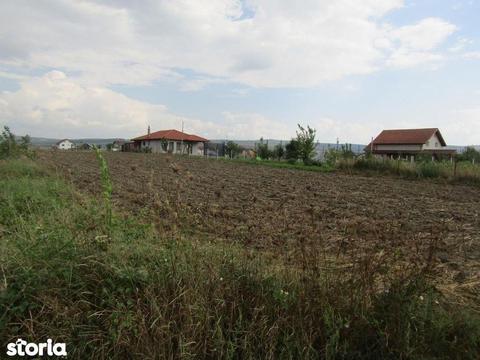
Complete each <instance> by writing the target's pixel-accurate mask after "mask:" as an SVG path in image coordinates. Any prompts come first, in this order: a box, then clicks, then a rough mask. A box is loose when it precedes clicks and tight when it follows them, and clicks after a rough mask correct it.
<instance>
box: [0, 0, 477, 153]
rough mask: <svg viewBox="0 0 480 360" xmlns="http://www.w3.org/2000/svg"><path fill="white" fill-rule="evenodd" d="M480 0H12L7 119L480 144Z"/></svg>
mask: <svg viewBox="0 0 480 360" xmlns="http://www.w3.org/2000/svg"><path fill="white" fill-rule="evenodd" d="M478 14H480V0H415V1H410V0H404V1H402V0H362V1H358V0H335V1H333V0H299V1H291V0H205V1H200V0H190V1H188V0H175V1H171V0H168V1H167V0H165V1H162V0H145V1H130V0H104V1H100V0H99V1H94V0H91V1H80V0H79V1H74V0H70V1H67V0H36V1H22V0H15V1H1V2H0V124H7V125H9V126H10V127H11V128H12V130H13V131H14V132H15V133H18V134H24V133H29V134H31V135H33V136H44V137H57V138H58V137H62V138H63V137H73V138H78V137H133V136H137V135H141V134H143V133H145V132H146V128H147V126H148V125H149V124H150V125H151V127H152V129H153V130H160V129H166V128H177V129H180V128H181V123H182V121H183V122H184V124H185V131H186V132H192V133H197V134H199V135H202V136H205V137H208V138H227V139H258V138H260V137H264V138H274V139H289V138H290V137H292V136H294V134H295V128H296V124H297V123H301V124H310V125H311V126H313V127H315V128H316V129H317V134H318V139H319V140H320V141H323V142H335V141H336V138H337V137H338V138H339V141H340V142H351V143H367V142H368V141H369V140H370V138H371V137H372V136H374V135H376V134H377V133H378V132H379V131H380V130H381V129H383V128H405V127H439V128H440V129H441V130H442V132H443V135H444V137H445V138H446V140H447V142H448V143H450V144H457V145H467V144H479V143H480V126H479V125H480V24H479V23H478Z"/></svg>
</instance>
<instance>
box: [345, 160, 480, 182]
mask: <svg viewBox="0 0 480 360" xmlns="http://www.w3.org/2000/svg"><path fill="white" fill-rule="evenodd" d="M454 166H455V165H454V164H453V163H450V162H449V161H437V162H432V161H423V162H414V163H411V162H408V161H399V160H389V159H387V160H382V159H375V158H371V159H365V158H361V159H356V160H353V159H350V160H342V161H339V162H338V163H337V168H338V169H340V170H343V171H347V172H352V171H355V172H363V173H372V174H386V175H397V176H401V177H403V178H409V179H443V180H447V181H449V182H451V183H462V184H471V185H480V166H478V165H472V164H471V163H468V162H459V163H457V169H456V171H455V170H454Z"/></svg>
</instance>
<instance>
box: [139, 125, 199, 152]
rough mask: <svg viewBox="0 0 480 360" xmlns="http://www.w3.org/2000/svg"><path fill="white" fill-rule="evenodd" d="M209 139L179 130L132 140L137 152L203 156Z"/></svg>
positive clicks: (148, 134) (156, 133) (161, 131)
mask: <svg viewBox="0 0 480 360" xmlns="http://www.w3.org/2000/svg"><path fill="white" fill-rule="evenodd" d="M206 142H208V140H207V139H205V138H203V137H201V136H198V135H192V134H187V133H184V132H182V131H178V130H173V129H172V130H160V131H155V132H152V133H151V132H150V126H149V127H148V133H147V134H146V135H142V136H138V137H136V138H133V139H132V143H133V149H134V150H135V151H151V152H153V153H171V154H188V155H203V154H204V153H205V143H206Z"/></svg>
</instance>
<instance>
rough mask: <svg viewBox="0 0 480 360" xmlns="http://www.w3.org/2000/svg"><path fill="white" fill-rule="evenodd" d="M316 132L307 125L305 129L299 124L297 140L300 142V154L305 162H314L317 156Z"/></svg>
mask: <svg viewBox="0 0 480 360" xmlns="http://www.w3.org/2000/svg"><path fill="white" fill-rule="evenodd" d="M315 134H316V130H315V129H312V128H311V127H310V126H308V125H307V128H306V129H305V128H304V127H302V126H301V125H300V124H298V130H297V142H298V155H299V158H300V159H301V160H302V161H303V163H304V164H309V163H311V162H312V160H313V157H314V156H315Z"/></svg>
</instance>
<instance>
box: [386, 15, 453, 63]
mask: <svg viewBox="0 0 480 360" xmlns="http://www.w3.org/2000/svg"><path fill="white" fill-rule="evenodd" d="M455 31H456V27H455V25H452V24H450V23H448V22H446V21H444V20H442V19H438V18H427V19H424V20H422V21H420V22H418V23H417V24H414V25H407V26H402V27H400V28H398V29H394V30H392V31H390V33H389V37H390V39H392V41H393V42H396V43H397V45H396V47H395V49H394V50H393V51H392V52H391V55H390V57H389V59H388V60H387V64H388V65H390V66H393V67H398V68H405V67H412V66H417V65H420V64H432V63H436V62H439V61H441V60H442V59H443V56H442V55H441V54H440V53H438V52H435V51H433V50H435V48H437V47H438V46H439V45H441V44H442V43H443V42H444V41H445V40H446V39H447V38H448V37H449V36H450V35H451V34H452V33H453V32H455ZM392 46H395V45H392Z"/></svg>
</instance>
